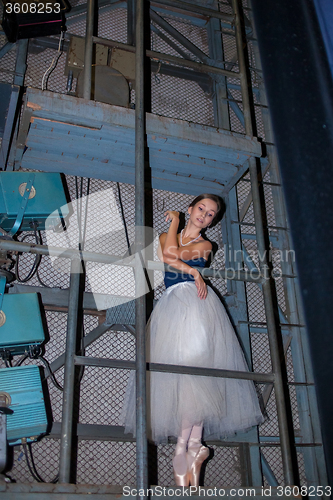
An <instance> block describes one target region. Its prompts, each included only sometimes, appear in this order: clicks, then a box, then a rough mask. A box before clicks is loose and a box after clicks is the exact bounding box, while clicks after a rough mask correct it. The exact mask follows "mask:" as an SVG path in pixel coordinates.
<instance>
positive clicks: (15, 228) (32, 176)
mask: <svg viewBox="0 0 333 500" xmlns="http://www.w3.org/2000/svg"><path fill="white" fill-rule="evenodd" d="M34 180H35V174H34V173H33V174H30V175H29V178H28V182H27V185H26V188H25V192H24V195H23V197H22V202H21V206H20V208H19V211H18V212H17V217H16V221H15V222H14V225H13V227H12V228H11V230H10V231H8V235H9V236H14V234H16V233H17V231H18V230H19V229H20V226H21V224H22V221H23V217H24V214H25V210H26V208H27V204H28V200H29V196H30V192H31V189H32V185H33V182H34Z"/></svg>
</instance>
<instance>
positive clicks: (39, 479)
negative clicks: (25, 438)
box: [23, 443, 59, 484]
mask: <svg viewBox="0 0 333 500" xmlns="http://www.w3.org/2000/svg"><path fill="white" fill-rule="evenodd" d="M27 448H28V449H29V455H30V459H29V455H28V451H27ZM23 450H24V454H25V458H26V461H27V465H28V469H29V471H30V474H31V475H32V477H33V478H34V479H35V480H36V481H37V482H38V483H53V484H54V483H57V482H58V480H59V474H57V475H56V476H55V478H54V479H52V481H45V480H44V479H43V478H42V477H41V476H40V475H39V473H38V471H37V469H36V466H35V462H34V457H33V454H32V449H31V443H28V444H23ZM30 460H31V464H30Z"/></svg>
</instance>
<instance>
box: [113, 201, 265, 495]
mask: <svg viewBox="0 0 333 500" xmlns="http://www.w3.org/2000/svg"><path fill="white" fill-rule="evenodd" d="M220 212H221V201H220V198H219V197H218V196H215V195H212V194H202V195H200V196H197V197H196V198H195V199H194V200H193V201H192V203H191V204H190V206H189V208H188V213H189V220H188V222H187V224H186V226H185V228H184V229H183V230H182V231H181V232H180V234H177V233H178V226H179V212H177V211H173V210H167V211H166V212H165V217H166V222H168V221H170V226H169V230H168V232H167V233H162V234H161V236H160V244H159V248H158V252H157V253H158V257H159V259H160V260H162V261H163V262H165V263H166V264H170V265H171V266H172V267H173V268H174V269H175V270H176V271H175V272H166V273H165V278H164V281H165V285H166V288H167V290H166V292H165V293H164V294H163V296H162V297H161V298H160V299H159V301H158V303H157V305H156V307H155V308H154V311H153V313H152V315H151V317H150V320H149V321H148V324H147V333H148V336H149V342H148V350H149V352H148V353H147V358H148V361H150V362H153V363H166V364H173V365H177V364H178V365H184V366H196V367H205V368H219V369H227V370H238V371H248V367H247V363H246V361H245V358H244V354H243V351H242V349H241V347H240V345H239V342H238V339H237V337H236V334H235V332H234V329H233V327H232V325H231V323H230V320H229V317H228V315H227V313H226V311H225V309H224V306H223V304H222V303H221V301H220V299H219V298H218V296H217V295H216V294H215V292H214V291H213V290H212V289H211V288H209V289H208V288H207V285H206V283H205V281H204V279H203V278H202V276H201V274H200V273H199V271H198V269H195V267H204V266H205V264H206V262H207V260H208V258H209V255H210V253H211V251H212V244H211V243H210V242H209V241H208V240H206V239H204V238H203V237H202V235H201V231H203V230H204V229H206V228H208V227H209V226H211V225H212V224H213V223H214V222H215V221H216V220H217V218H218V216H219V213H220ZM148 380H149V383H148V392H150V430H151V438H152V439H153V441H155V442H156V443H161V442H167V440H168V437H169V436H175V437H177V444H176V448H175V454H174V458H173V470H174V478H175V482H176V484H177V486H189V485H191V486H199V476H200V469H201V466H202V464H203V462H204V461H205V460H206V459H207V458H208V456H209V449H208V448H207V447H205V446H203V445H202V442H201V440H202V433H203V428H204V429H205V435H209V436H214V437H215V438H223V437H226V436H229V435H232V434H234V433H235V432H236V431H240V430H246V429H248V428H250V427H252V426H254V425H258V424H259V423H261V422H262V421H263V415H262V413H261V410H260V407H259V401H258V398H257V394H256V391H255V388H254V384H253V382H252V381H250V380H240V379H225V378H220V377H207V376H197V375H184V374H175V373H162V372H149V379H148ZM122 423H123V424H124V425H125V432H132V433H133V434H134V432H135V383H134V374H132V376H131V377H130V380H129V384H128V387H127V390H126V396H125V404H124V407H123V417H122Z"/></svg>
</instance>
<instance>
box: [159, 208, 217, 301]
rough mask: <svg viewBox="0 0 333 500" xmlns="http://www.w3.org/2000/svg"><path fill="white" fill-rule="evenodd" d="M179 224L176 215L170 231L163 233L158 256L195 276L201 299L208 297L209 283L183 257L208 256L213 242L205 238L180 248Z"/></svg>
mask: <svg viewBox="0 0 333 500" xmlns="http://www.w3.org/2000/svg"><path fill="white" fill-rule="evenodd" d="M178 225H179V218H178V217H176V216H175V217H174V218H172V220H171V224H170V227H169V231H168V233H162V234H161V236H160V241H159V247H158V250H157V255H158V258H159V259H160V260H161V261H162V262H165V263H166V264H169V265H171V266H172V267H174V268H175V269H177V270H178V271H181V272H183V273H186V274H190V275H191V276H193V278H194V281H195V285H196V287H197V290H198V297H199V298H200V299H205V298H206V297H207V285H206V283H205V282H204V280H203V278H202V276H201V274H200V273H199V271H198V270H197V269H194V268H193V267H191V266H189V265H188V264H186V263H185V262H183V260H182V259H184V260H190V259H193V258H195V259H198V258H200V257H203V258H207V256H208V255H209V253H210V251H211V248H212V247H211V243H210V242H209V241H206V240H205V241H202V242H199V243H196V244H193V245H189V247H187V248H186V250H185V249H182V248H179V246H178V241H177V229H178ZM191 247H192V248H191ZM193 247H195V248H193ZM199 247H200V248H199ZM207 254H208V255H207ZM181 257H182V258H181Z"/></svg>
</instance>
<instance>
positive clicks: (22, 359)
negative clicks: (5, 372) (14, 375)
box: [15, 354, 29, 366]
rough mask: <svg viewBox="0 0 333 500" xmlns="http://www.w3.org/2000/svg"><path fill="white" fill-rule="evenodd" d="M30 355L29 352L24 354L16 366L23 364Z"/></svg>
mask: <svg viewBox="0 0 333 500" xmlns="http://www.w3.org/2000/svg"><path fill="white" fill-rule="evenodd" d="M28 357H29V354H24V355H23V356H21V357H20V359H19V360H18V361H17V362H16V363H15V366H21V364H22V363H23V361H25V360H26V359H27V358H28Z"/></svg>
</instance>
